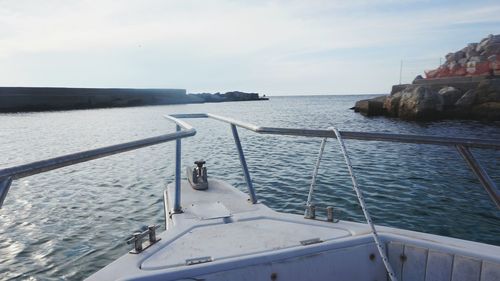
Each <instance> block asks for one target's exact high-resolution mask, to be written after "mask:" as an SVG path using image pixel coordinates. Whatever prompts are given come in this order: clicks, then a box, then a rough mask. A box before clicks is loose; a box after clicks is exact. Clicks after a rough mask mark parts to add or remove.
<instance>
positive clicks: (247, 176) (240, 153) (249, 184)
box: [231, 124, 257, 204]
mask: <svg viewBox="0 0 500 281" xmlns="http://www.w3.org/2000/svg"><path fill="white" fill-rule="evenodd" d="M231 131H232V132H233V137H234V142H235V143H236V148H237V149H238V156H239V157H240V163H241V168H242V169H243V174H244V176H245V181H246V182H247V187H248V193H249V194H250V201H251V202H252V204H255V203H257V196H256V195H255V190H254V188H253V183H252V179H251V178H250V173H249V172H248V166H247V162H246V160H245V155H244V154H243V148H241V142H240V136H239V135H238V130H237V129H236V126H235V125H233V124H231Z"/></svg>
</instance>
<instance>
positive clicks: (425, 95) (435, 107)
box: [398, 86, 443, 120]
mask: <svg viewBox="0 0 500 281" xmlns="http://www.w3.org/2000/svg"><path fill="white" fill-rule="evenodd" d="M442 110H443V97H442V96H441V95H439V94H438V93H436V92H434V91H432V90H431V89H430V88H428V87H425V86H418V87H416V88H414V89H413V90H412V91H405V92H403V94H402V96H401V100H400V102H399V111H398V116H399V117H400V118H403V119H409V120H416V119H418V120H425V119H435V118H436V117H438V116H439V115H440V113H441V112H442Z"/></svg>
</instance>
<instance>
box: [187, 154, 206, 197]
mask: <svg viewBox="0 0 500 281" xmlns="http://www.w3.org/2000/svg"><path fill="white" fill-rule="evenodd" d="M205 163H206V162H205V161H204V160H198V161H195V162H194V164H196V167H194V169H191V168H189V167H188V168H187V177H188V181H189V184H190V185H191V187H192V188H194V189H196V190H206V189H208V175H207V167H204V166H203V165H205Z"/></svg>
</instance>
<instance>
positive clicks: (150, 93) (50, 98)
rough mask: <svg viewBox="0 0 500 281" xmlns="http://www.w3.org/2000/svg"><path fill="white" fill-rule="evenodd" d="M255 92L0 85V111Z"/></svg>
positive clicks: (231, 97) (215, 98) (199, 99)
mask: <svg viewBox="0 0 500 281" xmlns="http://www.w3.org/2000/svg"><path fill="white" fill-rule="evenodd" d="M261 99H266V98H261V97H259V94H257V93H244V92H228V93H225V94H214V95H212V94H186V90H184V89H126V88H58V87H0V112H21V111H44V110H70V109H86V108H103V107H126V106H141V105H164V104H185V103H203V102H225V101H247V100H261Z"/></svg>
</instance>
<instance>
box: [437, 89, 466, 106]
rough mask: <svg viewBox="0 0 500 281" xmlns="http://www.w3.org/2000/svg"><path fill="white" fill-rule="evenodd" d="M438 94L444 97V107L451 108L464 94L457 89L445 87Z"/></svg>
mask: <svg viewBox="0 0 500 281" xmlns="http://www.w3.org/2000/svg"><path fill="white" fill-rule="evenodd" d="M438 94H439V95H441V96H442V97H443V106H444V107H450V106H453V105H454V104H455V103H456V102H457V101H458V100H459V99H460V98H461V97H462V94H463V93H462V91H460V90H458V89H457V88H455V87H444V88H442V89H441V90H439V92H438Z"/></svg>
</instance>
